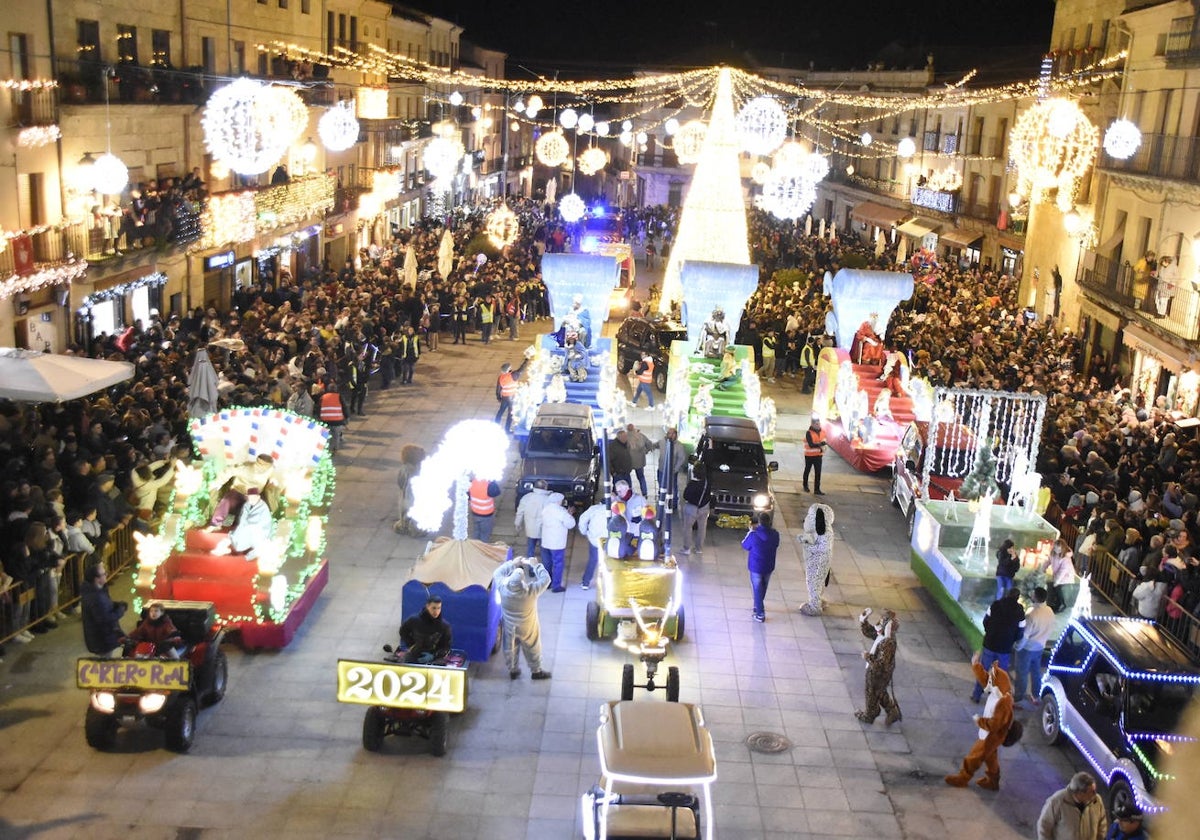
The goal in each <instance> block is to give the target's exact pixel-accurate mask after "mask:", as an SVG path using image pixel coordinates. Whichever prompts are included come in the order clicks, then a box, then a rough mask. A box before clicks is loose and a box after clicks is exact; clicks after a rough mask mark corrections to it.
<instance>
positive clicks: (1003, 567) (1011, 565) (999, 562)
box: [996, 548, 1021, 578]
mask: <svg viewBox="0 0 1200 840" xmlns="http://www.w3.org/2000/svg"><path fill="white" fill-rule="evenodd" d="M1020 568H1021V560H1020V558H1019V557H1017V553H1016V551H1015V550H1009V549H1003V548H1002V549H1000V550H999V551H997V552H996V577H1006V578H1012V577H1016V576H1017V572H1018V571H1019V570H1020Z"/></svg>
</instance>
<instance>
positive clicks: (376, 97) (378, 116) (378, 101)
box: [354, 87, 388, 120]
mask: <svg viewBox="0 0 1200 840" xmlns="http://www.w3.org/2000/svg"><path fill="white" fill-rule="evenodd" d="M354 97H355V100H356V105H357V112H358V118H359V119H360V120H386V119H387V118H388V89H387V88H385V87H360V88H358V90H356V91H355V92H354Z"/></svg>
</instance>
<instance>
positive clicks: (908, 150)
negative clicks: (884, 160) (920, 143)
mask: <svg viewBox="0 0 1200 840" xmlns="http://www.w3.org/2000/svg"><path fill="white" fill-rule="evenodd" d="M916 153H917V143H916V141H915V140H913V139H912V138H911V137H905V138H904V139H903V140H901V141H900V142H899V143H897V144H896V157H901V158H910V157H912V156H913V155H915V154H916Z"/></svg>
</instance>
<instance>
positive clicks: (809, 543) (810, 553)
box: [796, 502, 833, 615]
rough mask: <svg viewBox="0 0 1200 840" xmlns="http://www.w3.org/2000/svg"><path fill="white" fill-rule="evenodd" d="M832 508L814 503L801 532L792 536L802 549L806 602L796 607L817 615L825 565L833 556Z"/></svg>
mask: <svg viewBox="0 0 1200 840" xmlns="http://www.w3.org/2000/svg"><path fill="white" fill-rule="evenodd" d="M832 525H833V508H831V507H830V506H829V505H825V504H821V503H820V502H817V503H816V504H814V505H810V506H809V508H808V515H807V516H805V517H804V533H803V534H801V535H800V536H798V537H796V539H798V540H800V545H801V547H802V548H803V549H804V579H805V583H807V584H808V603H807V604H804V605H803V606H801V607H800V612H802V613H804V614H805V615H820V614H821V595H822V594H823V593H824V591H825V579H826V578H828V577H829V564H830V562H831V561H832V559H833V531H832V529H831V526H832Z"/></svg>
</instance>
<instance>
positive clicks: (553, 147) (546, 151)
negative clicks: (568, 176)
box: [533, 131, 571, 166]
mask: <svg viewBox="0 0 1200 840" xmlns="http://www.w3.org/2000/svg"><path fill="white" fill-rule="evenodd" d="M533 151H534V153H535V154H537V159H538V160H539V161H541V162H542V163H543V164H545V165H546V166H562V165H563V163H565V162H566V160H567V158H568V157H570V155H571V144H570V143H568V142H567V138H566V137H563V135H562V133H561V132H558V131H549V132H546V133H545V134H543V135H542V136H541V137H539V138H538V140H537V143H536V144H534V147H533Z"/></svg>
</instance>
